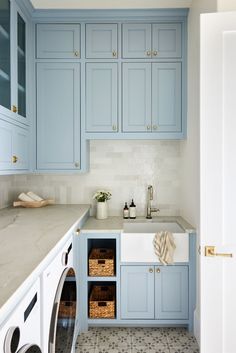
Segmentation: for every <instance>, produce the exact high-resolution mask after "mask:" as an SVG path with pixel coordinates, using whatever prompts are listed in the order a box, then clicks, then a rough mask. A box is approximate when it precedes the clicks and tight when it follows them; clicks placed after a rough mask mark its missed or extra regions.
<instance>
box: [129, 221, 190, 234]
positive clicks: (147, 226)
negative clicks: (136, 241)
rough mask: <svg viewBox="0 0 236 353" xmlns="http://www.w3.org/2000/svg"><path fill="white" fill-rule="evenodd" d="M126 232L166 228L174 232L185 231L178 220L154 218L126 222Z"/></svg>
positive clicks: (148, 231) (156, 230) (153, 231)
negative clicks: (157, 219) (169, 220)
mask: <svg viewBox="0 0 236 353" xmlns="http://www.w3.org/2000/svg"><path fill="white" fill-rule="evenodd" d="M123 229H124V233H158V232H160V231H162V230H166V231H168V232H172V233H184V230H183V229H182V228H181V227H180V226H179V224H178V223H176V222H158V221H156V220H155V221H154V220H151V221H149V220H147V221H145V220H137V221H131V222H124V226H123Z"/></svg>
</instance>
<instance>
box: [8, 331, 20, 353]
mask: <svg viewBox="0 0 236 353" xmlns="http://www.w3.org/2000/svg"><path fill="white" fill-rule="evenodd" d="M19 342H20V329H19V327H17V326H12V327H10V328H9V330H8V331H7V334H6V337H5V341H4V353H16V351H17V349H18V346H19Z"/></svg>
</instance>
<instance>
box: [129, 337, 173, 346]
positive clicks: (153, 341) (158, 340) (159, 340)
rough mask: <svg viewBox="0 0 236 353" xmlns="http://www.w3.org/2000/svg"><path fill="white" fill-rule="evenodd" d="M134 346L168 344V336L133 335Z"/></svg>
mask: <svg viewBox="0 0 236 353" xmlns="http://www.w3.org/2000/svg"><path fill="white" fill-rule="evenodd" d="M132 345H133V346H140V347H143V346H150V347H155V346H158V345H161V346H168V341H167V337H165V336H148V335H145V336H132Z"/></svg>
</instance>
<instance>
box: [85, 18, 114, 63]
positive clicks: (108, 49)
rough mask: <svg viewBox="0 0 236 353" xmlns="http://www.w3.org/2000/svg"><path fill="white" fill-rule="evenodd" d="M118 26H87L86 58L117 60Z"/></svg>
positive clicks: (100, 24)
mask: <svg viewBox="0 0 236 353" xmlns="http://www.w3.org/2000/svg"><path fill="white" fill-rule="evenodd" d="M117 36H118V33H117V24H102V23H99V24H86V58H87V59H116V58H117V56H118V47H117V38H118V37H117Z"/></svg>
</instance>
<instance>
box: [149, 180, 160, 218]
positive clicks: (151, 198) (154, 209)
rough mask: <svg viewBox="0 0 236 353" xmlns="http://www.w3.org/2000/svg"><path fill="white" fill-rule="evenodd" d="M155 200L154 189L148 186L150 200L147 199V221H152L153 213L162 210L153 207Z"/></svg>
mask: <svg viewBox="0 0 236 353" xmlns="http://www.w3.org/2000/svg"><path fill="white" fill-rule="evenodd" d="M152 200H153V187H152V185H148V198H147V215H146V218H147V219H152V212H159V211H160V210H159V209H158V208H156V207H152V202H151V201H152Z"/></svg>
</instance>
